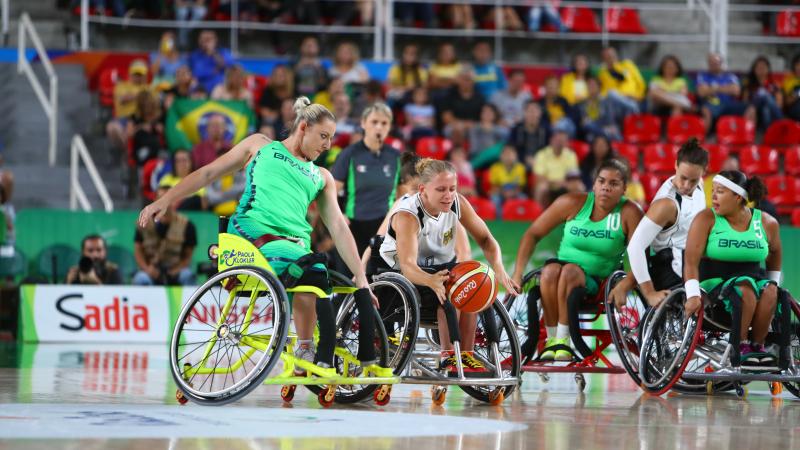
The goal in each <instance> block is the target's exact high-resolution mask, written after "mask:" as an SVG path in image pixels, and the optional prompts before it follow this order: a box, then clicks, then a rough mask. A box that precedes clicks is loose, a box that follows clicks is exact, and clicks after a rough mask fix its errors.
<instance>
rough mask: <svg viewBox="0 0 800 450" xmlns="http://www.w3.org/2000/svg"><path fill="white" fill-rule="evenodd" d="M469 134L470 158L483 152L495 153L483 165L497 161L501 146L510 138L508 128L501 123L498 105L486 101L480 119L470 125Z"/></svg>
mask: <svg viewBox="0 0 800 450" xmlns="http://www.w3.org/2000/svg"><path fill="white" fill-rule="evenodd" d="M467 136H468V138H469V154H470V159H473V158H475V157H476V156H478V155H479V154H481V153H485V152H491V153H493V156H492V157H491V159H490V161H488V162H485V163H484V164H481V167H486V166H487V165H489V164H491V163H492V162H494V161H497V158H498V157H499V155H500V147H501V146H502V144H503V143H504V142H505V141H506V139H508V128H506V127H504V126H502V125H501V124H500V115H499V114H498V112H497V107H495V106H494V105H493V104H491V103H485V104H484V105H483V107H482V108H481V115H480V121H479V122H478V123H476V124H475V125H473V126H472V127H470V129H469V132H468V134H467ZM495 147H496V149H495ZM481 159H483V158H481Z"/></svg>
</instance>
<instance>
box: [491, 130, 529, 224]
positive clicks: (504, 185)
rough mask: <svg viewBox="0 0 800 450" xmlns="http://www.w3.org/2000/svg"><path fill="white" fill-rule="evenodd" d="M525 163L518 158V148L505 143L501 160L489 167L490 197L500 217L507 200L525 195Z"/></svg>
mask: <svg viewBox="0 0 800 450" xmlns="http://www.w3.org/2000/svg"><path fill="white" fill-rule="evenodd" d="M526 178H527V177H526V175H525V165H524V164H522V163H521V162H519V160H518V159H517V149H515V148H514V146H513V145H505V146H504V147H503V150H502V152H500V161H497V162H496V163H494V164H492V166H491V167H490V168H489V185H490V187H489V197H490V198H491V199H492V202H493V203H494V205H495V208H496V209H497V215H498V218H501V217H500V216H501V214H500V213H501V211H502V210H503V204H504V203H505V202H506V200H509V199H514V198H520V197H524V194H523V193H524V192H525V185H526V184H527V181H526Z"/></svg>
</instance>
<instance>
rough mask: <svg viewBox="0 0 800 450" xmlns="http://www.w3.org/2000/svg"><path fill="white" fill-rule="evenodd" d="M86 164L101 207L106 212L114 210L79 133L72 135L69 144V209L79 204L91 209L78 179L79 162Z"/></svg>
mask: <svg viewBox="0 0 800 450" xmlns="http://www.w3.org/2000/svg"><path fill="white" fill-rule="evenodd" d="M81 162H83V164H84V165H85V166H86V171H87V172H88V173H89V178H91V180H92V183H93V184H94V187H95V189H97V193H98V194H99V195H100V199H101V200H102V201H103V208H105V210H106V212H112V211H114V202H113V201H112V200H111V196H110V195H108V190H107V189H106V185H105V183H103V178H101V177H100V172H98V171H97V167H96V166H95V165H94V160H93V159H92V155H91V154H89V149H88V148H86V143H85V142H83V138H82V137H81V135H79V134H76V135H75V136H73V137H72V144H71V145H70V164H69V209H71V210H72V211H76V210H77V209H78V205H79V204H80V207H81V209H83V210H84V211H86V212H88V211H91V210H92V205H91V204H90V203H89V199H88V198H87V197H86V192H85V191H84V190H83V186H81V181H80V173H79V171H80V163H81Z"/></svg>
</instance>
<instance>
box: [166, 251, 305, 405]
mask: <svg viewBox="0 0 800 450" xmlns="http://www.w3.org/2000/svg"><path fill="white" fill-rule="evenodd" d="M288 327H289V308H288V301H287V298H286V292H285V291H284V289H283V287H282V286H281V284H280V282H279V281H278V280H277V278H275V276H274V275H273V274H271V273H269V272H267V271H264V270H263V269H260V268H257V267H236V268H232V269H229V270H226V271H223V272H220V273H217V274H215V275H214V276H212V277H211V278H210V279H209V280H208V281H206V282H205V283H203V285H202V286H200V287H199V288H198V289H197V291H195V292H194V293H193V294H192V296H191V297H190V298H189V299H188V301H187V302H186V304H185V305H184V306H183V308H182V309H181V312H180V314H179V315H178V320H177V322H176V325H175V329H174V331H173V334H172V340H171V342H170V366H171V369H172V376H173V378H174V380H175V383H176V384H177V386H178V389H179V390H180V391H181V392H182V395H183V397H184V398H188V399H189V400H192V401H194V402H197V403H203V404H210V405H223V404H226V403H229V402H233V401H236V400H238V399H240V398H242V397H243V396H245V395H247V394H248V393H249V392H250V391H252V390H253V389H255V388H256V387H257V386H259V385H260V384H261V382H262V381H263V380H264V378H265V377H267V375H268V374H269V373H270V371H271V370H272V369H273V368H274V366H275V364H276V363H277V362H278V360H279V359H280V353H281V351H283V348H284V346H285V345H286V337H287V334H288Z"/></svg>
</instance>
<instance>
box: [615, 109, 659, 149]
mask: <svg viewBox="0 0 800 450" xmlns="http://www.w3.org/2000/svg"><path fill="white" fill-rule="evenodd" d="M622 137H623V139H624V140H625V142H629V143H631V144H639V145H641V144H650V143H653V142H658V141H660V140H661V119H659V118H658V117H657V116H654V115H652V114H631V115H629V116H626V117H625V123H624V126H623V132H622Z"/></svg>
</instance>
